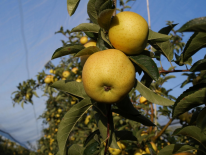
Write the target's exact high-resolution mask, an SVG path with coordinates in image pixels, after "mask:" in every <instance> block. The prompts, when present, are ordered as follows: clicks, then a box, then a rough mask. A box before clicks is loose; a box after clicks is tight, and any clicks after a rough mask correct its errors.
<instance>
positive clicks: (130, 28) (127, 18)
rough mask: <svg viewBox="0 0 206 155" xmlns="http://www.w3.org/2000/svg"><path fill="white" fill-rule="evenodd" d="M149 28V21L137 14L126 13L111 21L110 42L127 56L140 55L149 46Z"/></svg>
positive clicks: (121, 13) (119, 14)
mask: <svg viewBox="0 0 206 155" xmlns="http://www.w3.org/2000/svg"><path fill="white" fill-rule="evenodd" d="M148 34H149V28H148V24H147V21H146V20H145V19H144V18H143V17H142V16H140V15H139V14H137V13H134V12H130V11H124V12H120V13H118V14H117V15H116V16H114V18H113V19H112V21H111V24H110V28H109V40H110V42H111V44H112V45H113V46H114V47H115V48H116V49H118V50H121V51H123V52H124V53H125V54H127V55H135V54H140V53H141V52H142V51H143V50H144V49H145V47H146V45H147V40H148Z"/></svg>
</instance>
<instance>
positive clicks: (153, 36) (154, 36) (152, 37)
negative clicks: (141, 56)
mask: <svg viewBox="0 0 206 155" xmlns="http://www.w3.org/2000/svg"><path fill="white" fill-rule="evenodd" d="M170 38H171V36H168V35H165V34H161V33H157V32H154V31H152V30H150V29H149V36H148V41H153V42H165V41H168V40H169V39H170Z"/></svg>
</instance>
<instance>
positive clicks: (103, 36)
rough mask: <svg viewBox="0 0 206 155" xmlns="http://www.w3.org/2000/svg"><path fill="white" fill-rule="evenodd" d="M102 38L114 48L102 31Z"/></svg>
mask: <svg viewBox="0 0 206 155" xmlns="http://www.w3.org/2000/svg"><path fill="white" fill-rule="evenodd" d="M101 37H102V39H103V40H104V41H105V42H106V43H107V44H108V45H109V46H110V47H113V46H112V44H111V43H110V41H109V39H108V37H107V35H106V34H105V33H104V32H103V31H101Z"/></svg>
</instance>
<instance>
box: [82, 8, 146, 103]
mask: <svg viewBox="0 0 206 155" xmlns="http://www.w3.org/2000/svg"><path fill="white" fill-rule="evenodd" d="M148 30H149V29H148V24H147V22H146V20H145V19H144V18H143V17H142V16H140V15H139V14H137V13H134V12H129V11H125V12H121V13H119V14H117V15H116V16H114V17H113V19H112V20H111V24H110V28H109V32H108V35H109V40H110V42H111V44H112V46H113V47H114V49H107V50H103V51H99V52H96V53H94V54H92V55H86V56H83V57H81V63H82V65H84V67H83V71H82V81H83V85H84V89H85V91H86V93H87V95H88V96H90V97H91V98H92V99H94V100H95V101H97V102H101V103H108V104H112V103H116V102H118V101H120V100H121V99H123V98H124V97H125V96H126V95H127V94H128V93H129V92H130V91H131V89H132V88H133V86H134V84H135V67H134V65H133V64H132V62H131V61H130V59H129V58H128V57H127V55H137V54H140V53H141V52H142V51H143V50H144V49H145V47H146V44H147V39H148ZM87 41H88V39H87V38H86V37H83V38H81V39H80V42H81V43H82V44H85V43H86V44H85V45H84V46H85V47H89V46H96V42H95V41H89V42H87ZM84 63H85V64H84Z"/></svg>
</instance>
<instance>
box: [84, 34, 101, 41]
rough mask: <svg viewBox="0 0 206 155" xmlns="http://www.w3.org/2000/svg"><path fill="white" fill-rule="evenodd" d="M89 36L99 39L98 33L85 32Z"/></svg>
mask: <svg viewBox="0 0 206 155" xmlns="http://www.w3.org/2000/svg"><path fill="white" fill-rule="evenodd" d="M84 33H85V34H86V35H87V36H88V37H89V38H91V39H92V40H95V41H97V38H98V33H93V32H84Z"/></svg>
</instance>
